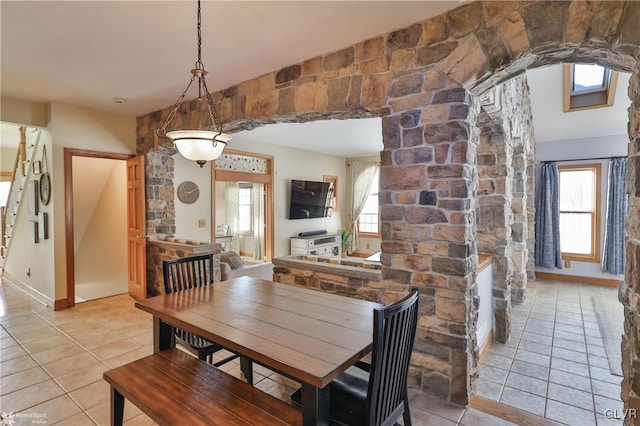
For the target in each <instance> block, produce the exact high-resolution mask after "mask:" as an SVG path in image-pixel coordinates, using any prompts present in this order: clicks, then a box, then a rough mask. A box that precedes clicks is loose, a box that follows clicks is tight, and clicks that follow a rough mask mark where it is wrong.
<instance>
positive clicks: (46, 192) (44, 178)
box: [40, 173, 51, 206]
mask: <svg viewBox="0 0 640 426" xmlns="http://www.w3.org/2000/svg"><path fill="white" fill-rule="evenodd" d="M50 199H51V179H50V178H49V173H42V174H41V175H40V201H41V202H42V205H44V206H46V205H47V204H49V200H50Z"/></svg>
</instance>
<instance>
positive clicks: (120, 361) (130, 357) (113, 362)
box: [104, 348, 153, 368]
mask: <svg viewBox="0 0 640 426" xmlns="http://www.w3.org/2000/svg"><path fill="white" fill-rule="evenodd" d="M152 353H153V349H150V348H140V349H136V350H133V351H130V352H126V353H124V354H122V355H118V356H115V357H113V358H109V359H106V360H105V361H104V362H105V363H107V364H108V365H109V367H111V368H116V367H119V366H121V365H124V364H127V363H129V362H132V361H135V360H137V359H140V358H144V357H145V356H147V355H151V354H152Z"/></svg>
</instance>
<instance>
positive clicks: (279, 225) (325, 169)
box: [176, 135, 347, 257]
mask: <svg viewBox="0 0 640 426" xmlns="http://www.w3.org/2000/svg"><path fill="white" fill-rule="evenodd" d="M229 148H230V149H235V150H239V151H247V152H254V153H256V154H265V155H271V156H273V157H274V183H273V193H274V194H273V195H274V202H273V203H274V206H273V213H274V230H273V231H274V232H273V235H274V246H275V253H274V256H275V257H280V256H287V255H289V253H290V245H289V238H290V237H293V236H296V235H297V234H298V233H300V232H303V231H313V230H318V229H326V230H327V231H328V232H335V231H337V230H338V229H339V228H340V227H342V223H343V216H342V215H343V214H344V210H343V209H342V208H341V209H340V212H338V214H333V215H332V217H327V218H318V219H297V220H289V219H288V217H289V191H290V185H291V179H302V180H312V181H322V178H323V175H334V176H338V186H339V197H340V199H339V200H338V203H339V206H344V205H345V203H346V198H345V194H346V192H347V191H346V186H345V185H346V171H345V159H344V157H337V156H333V155H328V154H320V153H317V152H310V151H304V150H300V149H294V148H287V147H283V146H278V145H272V144H267V143H256V142H252V141H250V140H247V139H246V138H243V137H242V136H241V135H234V139H233V140H232V141H231V142H230V143H229ZM176 164H177V163H176ZM177 169H178V166H176V176H177V174H178V170H177ZM209 188H210V185H209ZM216 210H218V209H216ZM216 213H217V212H216ZM178 221H182V218H181V216H179V215H178V212H176V222H178Z"/></svg>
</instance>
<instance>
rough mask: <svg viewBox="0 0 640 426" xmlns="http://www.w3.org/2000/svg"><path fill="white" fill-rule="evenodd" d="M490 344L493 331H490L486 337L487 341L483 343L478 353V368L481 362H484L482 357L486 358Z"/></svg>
mask: <svg viewBox="0 0 640 426" xmlns="http://www.w3.org/2000/svg"><path fill="white" fill-rule="evenodd" d="M492 344H493V330H490V331H489V335H488V336H487V339H486V340H485V341H484V344H483V345H482V347H481V348H480V350H479V351H478V365H479V366H480V365H482V362H483V361H484V357H485V356H487V352H488V351H489V348H490V347H491V345H492Z"/></svg>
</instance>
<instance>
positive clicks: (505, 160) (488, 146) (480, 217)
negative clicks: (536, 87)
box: [476, 75, 534, 343]
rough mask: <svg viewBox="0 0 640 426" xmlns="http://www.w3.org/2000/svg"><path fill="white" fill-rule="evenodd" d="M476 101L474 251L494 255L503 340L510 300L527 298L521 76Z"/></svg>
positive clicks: (528, 153)
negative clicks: (479, 108)
mask: <svg viewBox="0 0 640 426" xmlns="http://www.w3.org/2000/svg"><path fill="white" fill-rule="evenodd" d="M481 105H482V113H481V114H480V116H479V118H478V126H479V127H480V128H481V132H482V133H481V137H480V145H479V147H478V159H477V163H478V173H479V185H478V189H477V197H478V212H477V215H476V223H477V226H478V250H479V251H480V252H484V253H491V254H492V255H493V257H494V275H493V293H494V298H495V300H494V305H495V333H494V338H495V340H496V341H497V342H500V343H506V342H507V341H508V340H509V335H510V330H511V326H510V317H511V302H512V301H513V302H517V303H518V302H523V301H524V299H525V297H526V283H527V279H528V278H527V275H528V274H527V267H528V259H529V254H528V247H527V243H528V241H529V240H532V239H533V233H531V234H530V233H529V217H528V214H527V209H528V206H529V204H532V203H533V199H534V197H533V185H531V186H528V185H527V183H528V171H529V170H533V169H534V156H533V146H534V140H533V131H532V128H531V121H532V117H531V108H530V101H529V90H528V86H527V83H526V77H525V76H524V75H522V76H519V77H516V78H513V79H511V80H509V81H508V82H506V83H503V84H501V85H499V86H497V87H496V88H494V89H492V90H491V91H488V92H486V93H485V94H484V95H483V96H482V97H481ZM532 181H533V180H532ZM531 266H532V265H531Z"/></svg>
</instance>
